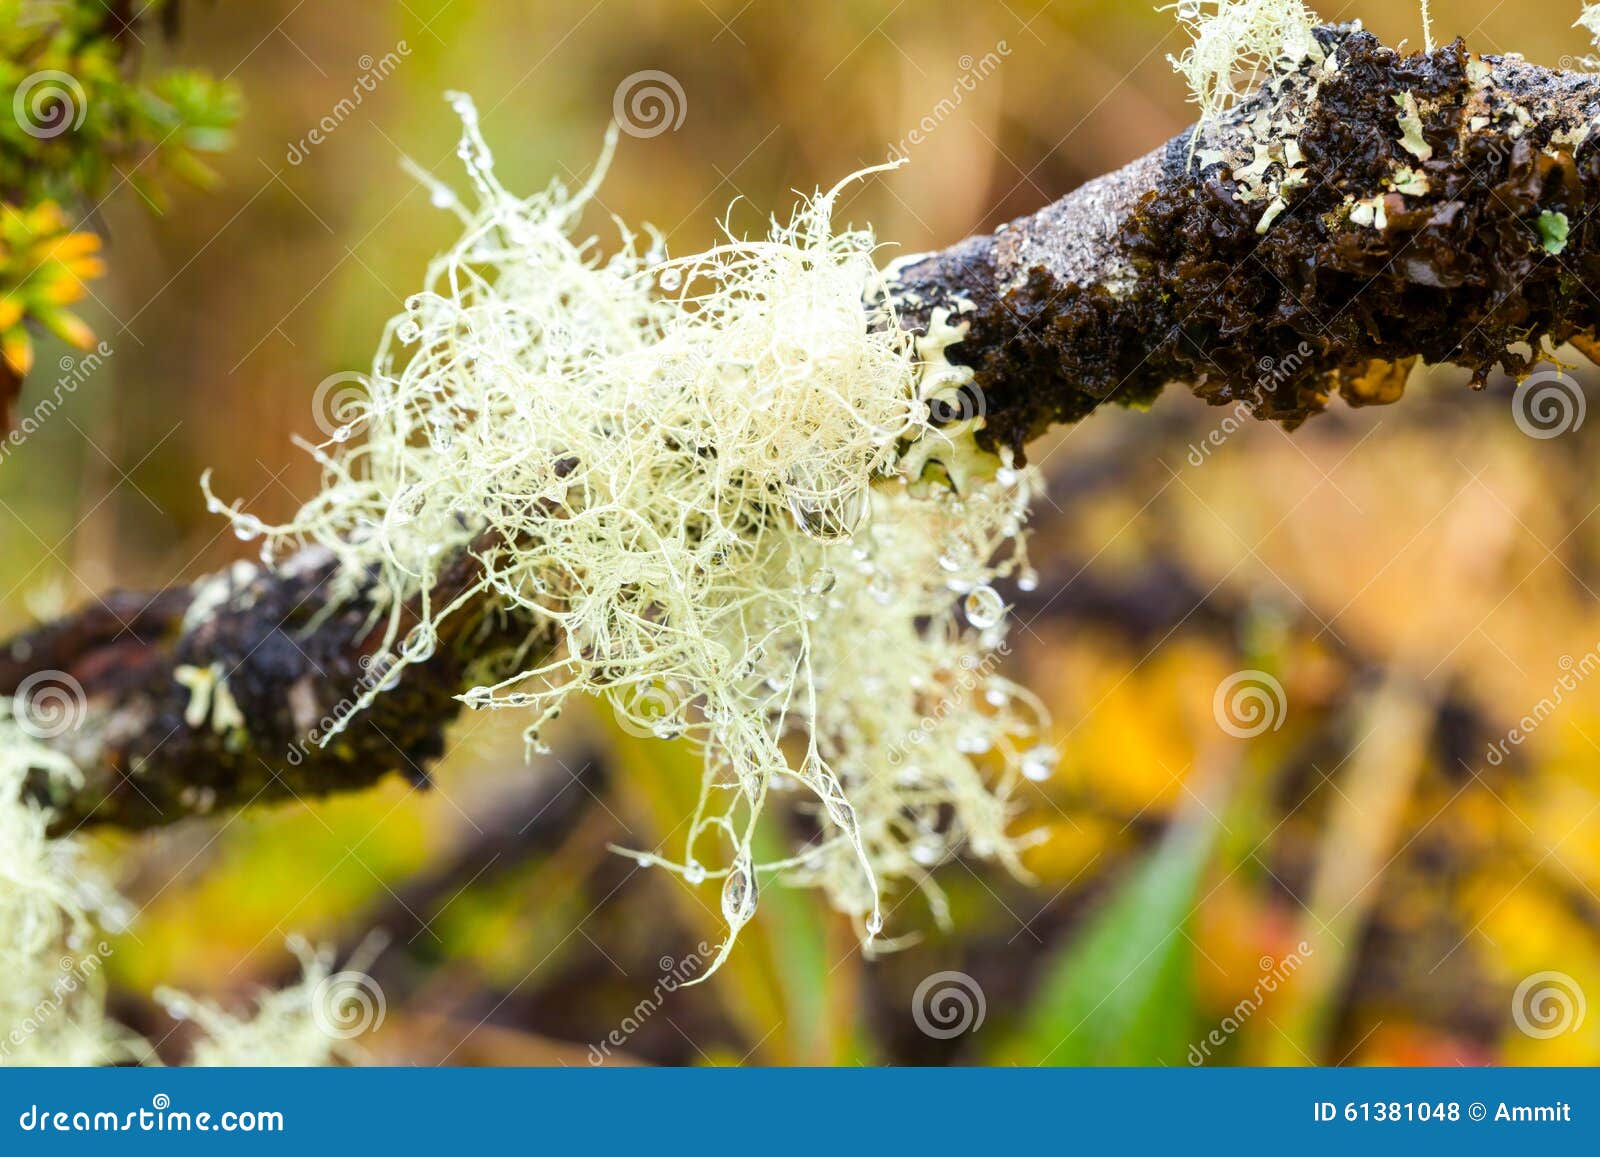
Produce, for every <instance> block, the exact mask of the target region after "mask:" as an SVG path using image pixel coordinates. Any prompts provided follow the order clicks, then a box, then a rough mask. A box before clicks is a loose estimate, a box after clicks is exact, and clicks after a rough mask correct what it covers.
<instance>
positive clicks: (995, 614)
mask: <svg viewBox="0 0 1600 1157" xmlns="http://www.w3.org/2000/svg"><path fill="white" fill-rule="evenodd" d="M964 605H965V608H966V612H967V622H969V623H971V624H972V625H973V626H974V627H976V628H978V630H980V631H983V630H987V629H988V628H990V627H992V626H994V625H995V624H996V623H998V622H999V621H1000V620H1001V619H1003V618H1004V617H1005V613H1006V604H1005V600H1004V599H1002V598H1001V597H1000V595H999V593H998V592H997V591H996V590H995V589H994V588H993V587H991V586H980V587H974V588H973V590H972V593H971V594H969V595H967V598H966V602H965V604H964Z"/></svg>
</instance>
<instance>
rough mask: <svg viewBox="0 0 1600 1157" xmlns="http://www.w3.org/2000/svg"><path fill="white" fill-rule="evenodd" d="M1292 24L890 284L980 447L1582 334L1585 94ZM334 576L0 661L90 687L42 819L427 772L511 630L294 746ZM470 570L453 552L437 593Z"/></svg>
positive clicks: (1591, 109)
mask: <svg viewBox="0 0 1600 1157" xmlns="http://www.w3.org/2000/svg"><path fill="white" fill-rule="evenodd" d="M1318 35H1319V40H1320V43H1321V44H1322V46H1323V48H1324V50H1325V56H1326V60H1325V61H1324V62H1308V63H1307V64H1305V65H1303V66H1302V67H1301V68H1300V70H1299V71H1298V72H1296V73H1293V74H1291V75H1289V76H1286V77H1282V78H1279V79H1278V80H1277V81H1275V82H1274V83H1272V84H1271V85H1269V86H1268V87H1267V88H1266V89H1264V90H1263V92H1262V93H1261V94H1259V95H1258V96H1257V97H1256V98H1255V99H1254V100H1252V101H1251V102H1250V103H1249V104H1248V105H1247V106H1245V107H1243V108H1241V109H1239V110H1236V112H1235V113H1233V114H1232V115H1230V116H1229V117H1228V118H1227V119H1226V121H1225V122H1224V123H1222V124H1219V125H1216V126H1212V127H1209V128H1206V129H1205V130H1204V131H1203V132H1201V133H1199V139H1198V140H1197V139H1196V132H1195V130H1191V131H1190V132H1186V133H1184V134H1183V135H1181V136H1179V137H1178V138H1176V139H1174V140H1173V141H1171V142H1169V143H1168V144H1167V145H1166V146H1165V147H1163V148H1161V149H1158V150H1156V151H1155V152H1153V153H1151V154H1149V155H1148V156H1145V157H1143V158H1141V159H1139V160H1137V161H1135V162H1133V163H1132V164H1131V165H1129V166H1127V167H1126V168H1124V169H1122V170H1121V171H1119V172H1117V173H1113V174H1111V175H1109V176H1107V177H1103V178H1101V179H1099V180H1097V181H1094V182H1091V183H1090V184H1088V185H1086V186H1084V187H1083V188H1082V189H1079V190H1078V191H1077V192H1075V193H1073V194H1071V195H1070V196H1068V197H1065V198H1063V199H1062V200H1060V201H1058V202H1056V203H1055V204H1053V205H1051V206H1049V207H1047V208H1046V209H1044V210H1042V211H1041V212H1039V213H1038V214H1036V215H1034V216H1032V217H1028V218H1025V219H1022V220H1019V221H1016V222H1013V223H1011V224H1010V225H1008V226H1005V227H1003V228H1002V229H1001V230H999V231H998V232H996V233H994V234H992V235H988V236H979V237H972V238H969V239H968V240H966V241H963V242H961V243H959V244H957V245H954V246H952V247H951V248H949V249H947V250H944V251H943V252H940V253H936V254H933V255H930V256H927V257H923V258H920V259H913V260H911V261H908V262H905V263H902V264H901V265H900V266H899V267H898V268H897V270H896V271H895V284H896V292H897V295H898V297H899V299H900V301H901V304H902V305H903V313H904V316H905V318H906V324H907V325H908V326H911V327H914V328H919V329H922V330H927V329H928V328H930V327H931V326H932V325H933V324H934V321H935V319H936V317H937V318H938V319H939V320H941V321H943V322H944V323H945V324H955V325H957V326H961V327H963V328H964V337H963V340H961V341H959V342H957V343H956V344H954V345H953V346H951V347H950V349H949V357H950V359H951V360H952V361H953V362H955V363H957V364H963V365H966V366H969V367H971V368H972V370H973V371H974V384H975V386H976V387H977V389H978V391H980V394H981V399H982V407H983V411H984V414H985V424H984V428H983V429H982V430H981V431H980V433H979V438H980V440H982V441H983V442H984V443H985V444H987V445H989V446H991V447H992V446H997V445H1005V446H1010V447H1013V448H1015V449H1016V450H1017V451H1018V452H1019V453H1020V452H1021V450H1022V448H1023V446H1024V445H1025V443H1026V442H1027V441H1028V440H1029V439H1030V438H1032V437H1034V436H1036V435H1038V434H1040V433H1042V432H1043V431H1044V430H1045V429H1046V428H1047V427H1049V426H1050V425H1051V424H1053V423H1057V422H1072V421H1077V420H1079V419H1081V418H1083V417H1084V416H1086V415H1087V414H1089V413H1091V412H1092V411H1093V410H1094V409H1095V408H1096V407H1098V406H1099V405H1101V404H1103V403H1106V402H1116V403H1119V404H1143V403H1146V402H1148V401H1149V400H1151V399H1152V398H1153V397H1154V396H1155V395H1156V394H1157V393H1159V392H1160V390H1161V389H1162V388H1163V387H1164V386H1165V385H1166V384H1167V383H1168V382H1171V381H1183V382H1188V383H1191V384H1192V387H1193V388H1194V389H1195V391H1196V393H1198V394H1199V395H1201V396H1202V397H1204V398H1206V399H1208V400H1209V401H1211V402H1213V403H1216V404H1233V403H1236V402H1241V401H1242V402H1245V403H1247V404H1248V405H1249V406H1250V407H1251V409H1252V410H1253V412H1255V413H1256V414H1257V415H1258V416H1260V417H1263V418H1272V419H1277V420H1281V421H1284V422H1287V423H1291V424H1293V423H1298V422H1299V421H1302V420H1303V419H1305V418H1306V417H1307V416H1309V415H1310V414H1313V413H1315V412H1317V411H1318V410H1320V409H1322V408H1323V406H1324V405H1325V404H1326V402H1327V400H1328V399H1329V397H1330V396H1331V395H1332V394H1333V393H1335V392H1337V393H1340V394H1342V395H1343V396H1344V397H1345V398H1346V400H1347V401H1349V402H1351V403H1352V404H1356V405H1363V404H1371V403H1376V402H1388V401H1393V400H1395V399H1396V398H1397V397H1398V396H1399V395H1400V393H1401V391H1402V390H1403V386H1404V371H1405V369H1406V368H1408V363H1409V360H1410V359H1414V358H1418V357H1420V358H1423V359H1425V360H1427V361H1428V362H1432V363H1444V362H1451V363H1455V364H1458V365H1463V366H1466V367H1469V368H1470V369H1471V370H1472V371H1473V372H1474V375H1475V380H1476V381H1478V382H1480V383H1481V382H1482V380H1483V379H1484V378H1485V377H1486V376H1487V375H1488V374H1489V373H1490V372H1491V370H1493V369H1494V368H1496V367H1500V368H1504V369H1505V370H1507V371H1509V372H1512V373H1519V372H1523V371H1526V370H1527V369H1528V368H1530V366H1531V365H1532V364H1533V363H1534V361H1535V360H1536V359H1537V357H1538V353H1537V351H1538V348H1539V344H1540V342H1541V341H1543V340H1545V339H1549V340H1551V341H1554V342H1561V341H1567V340H1571V341H1574V342H1575V343H1578V344H1579V345H1580V346H1581V347H1582V348H1592V346H1591V345H1590V344H1589V343H1591V342H1592V341H1593V338H1594V334H1595V332H1596V326H1597V324H1600V297H1597V296H1596V295H1595V294H1594V293H1593V292H1592V291H1591V290H1590V289H1589V288H1588V287H1587V283H1588V282H1589V281H1591V280H1595V279H1596V276H1597V275H1600V228H1597V227H1596V226H1595V225H1593V224H1592V223H1591V222H1590V219H1589V218H1590V214H1591V211H1592V209H1593V207H1594V204H1595V201H1596V198H1597V196H1600V146H1597V141H1596V139H1593V138H1592V137H1591V135H1590V133H1589V130H1588V126H1589V125H1590V123H1591V122H1592V121H1593V120H1594V119H1595V118H1596V117H1597V116H1600V79H1597V78H1595V77H1593V76H1589V75H1575V74H1570V73H1557V72H1551V71H1547V70H1545V69H1541V68H1536V67H1533V66H1530V65H1528V64H1525V63H1523V62H1522V61H1521V60H1520V59H1516V58H1505V59H1500V58H1489V60H1488V64H1487V66H1485V65H1484V64H1481V63H1479V62H1477V61H1474V60H1473V59H1472V58H1470V57H1469V56H1468V54H1467V53H1466V51H1465V49H1464V48H1463V46H1462V45H1461V44H1460V42H1457V43H1456V44H1453V45H1450V46H1447V47H1444V48H1440V49H1438V50H1437V51H1435V52H1433V53H1432V54H1428V55H1422V54H1418V55H1413V56H1409V57H1401V56H1399V55H1398V54H1396V53H1394V52H1392V51H1390V50H1389V49H1386V48H1384V47H1383V46H1382V45H1380V44H1379V43H1378V41H1377V40H1376V39H1374V38H1373V37H1372V36H1370V35H1369V34H1367V33H1365V32H1361V31H1358V30H1355V29H1354V28H1352V27H1349V26H1342V27H1338V28H1325V29H1322V30H1321V31H1320V32H1319V34H1318ZM1328 61H1331V62H1332V63H1331V64H1330V63H1328ZM1408 116H1410V117H1412V118H1414V119H1413V120H1412V122H1411V124H1410V126H1409V127H1408V123H1407V120H1406V118H1407V117H1408ZM1290 146H1292V147H1290ZM1285 178H1287V179H1285ZM1279 198H1281V201H1280V200H1279ZM1558 217H1564V219H1565V228H1566V236H1565V239H1564V242H1562V243H1561V244H1559V245H1558V244H1557V240H1556V233H1555V231H1553V230H1552V229H1551V228H1550V223H1553V222H1555V221H1556V220H1558ZM1556 249H1559V252H1554V250H1556ZM941 311H942V312H941ZM1530 347H1531V348H1530ZM331 572H332V564H331V560H330V559H329V558H328V557H326V556H325V555H323V554H320V553H318V552H304V553H302V554H301V555H299V556H297V557H295V558H294V559H292V560H290V562H289V563H288V564H286V565H284V566H282V567H280V568H279V569H277V570H274V571H270V572H259V571H256V570H255V569H254V568H244V570H242V571H240V572H239V573H238V574H237V575H236V576H222V577H219V578H214V579H211V580H207V581H206V582H203V583H201V584H197V586H195V587H193V588H189V589H186V590H177V591H169V592H164V593H162V594H159V595H156V596H153V597H148V598H146V597H141V596H131V595H119V596H113V597H111V598H110V599H108V600H106V602H105V603H103V604H101V605H97V606H95V607H91V608H89V609H87V610H85V611H82V612H79V613H78V614H77V615H74V616H71V617H69V618H67V619H66V620H63V621H62V622H60V623H57V624H54V625H51V626H48V627H45V628H42V629H40V630H37V631H35V632H33V633H31V634H29V635H25V636H22V637H20V638H18V639H16V640H14V641H13V642H12V643H11V644H10V645H9V646H8V647H6V648H3V649H0V694H6V693H15V692H16V691H17V690H18V689H19V688H20V687H22V686H23V685H24V683H25V681H26V680H27V679H28V678H29V677H30V676H31V675H35V674H37V673H39V672H41V671H56V672H63V673H65V674H66V675H69V676H71V677H72V678H74V679H76V680H78V682H79V683H81V685H82V687H83V689H84V692H85V695H86V700H87V701H86V703H85V704H84V710H83V718H82V720H81V723H80V725H79V726H78V727H76V728H75V729H72V730H70V731H68V732H67V733H65V734H63V735H60V736H57V737H55V738H53V739H51V740H50V742H51V744H52V745H53V746H55V747H56V748H57V749H59V750H61V751H62V752H64V753H66V754H67V755H68V756H69V757H70V758H71V759H72V760H73V762H74V763H75V764H76V765H77V766H78V767H79V768H80V769H81V770H82V772H83V783H82V784H81V786H78V787H69V786H67V785H61V784H55V785H50V784H46V783H45V782H44V781H43V780H42V779H41V780H39V781H38V782H37V783H36V784H35V785H34V790H35V793H36V794H37V795H38V796H39V798H40V799H41V800H44V801H46V802H48V803H49V804H50V805H51V806H52V807H54V808H55V809H57V812H58V816H59V819H58V821H57V827H58V830H70V829H73V828H76V827H77V826H79V825H81V824H86V823H109V824H115V825H118V826H123V827H132V828H139V827H148V826H152V825H156V824H162V823H167V822H170V821H172V820H175V819H178V818H180V817H182V816H184V815H188V814H195V813H202V812H206V811H209V810H212V809H213V808H228V807H239V806H243V805H246V804H250V803H254V802H258V801H265V800H273V799H282V798H285V797H290V796H296V797H303V796H308V795H321V794H325V793H328V792H333V791H344V790H352V789H357V788H361V787H364V786H367V785H368V784H371V783H373V782H374V781H376V780H377V779H378V778H380V777H381V776H383V775H384V774H386V773H387V772H388V771H390V770H398V771H400V772H401V773H402V774H405V775H408V776H410V777H411V778H413V779H414V780H417V781H419V782H420V781H422V780H424V779H425V776H426V772H425V768H426V767H427V765H428V763H429V762H430V761H431V760H432V759H434V758H436V757H437V756H438V755H439V753H440V751H441V750H442V741H441V734H442V730H443V728H444V727H445V725H446V724H448V723H449V722H450V721H451V720H452V719H453V718H454V716H455V714H456V712H457V711H458V709H459V704H458V703H457V702H456V701H455V699H454V698H453V696H454V695H455V694H457V693H458V692H459V691H461V690H462V689H464V688H465V687H466V686H467V685H468V682H469V680H468V677H467V667H468V664H469V662H471V661H473V660H482V659H484V658H486V657H489V658H492V657H494V656H495V655H497V654H501V653H506V652H509V651H510V650H512V649H514V648H516V647H518V646H520V645H522V644H523V642H524V641H525V639H526V637H527V632H528V628H529V624H527V623H525V622H524V623H512V622H508V621H506V618H505V616H504V615H503V614H502V613H501V612H500V611H498V610H497V609H496V608H495V607H494V605H492V603H491V602H490V601H489V600H488V599H485V601H484V603H483V605H482V606H480V607H476V608H467V609H466V610H464V611H463V612H461V613H459V614H457V615H455V616H452V617H451V618H450V619H449V620H447V622H446V624H445V631H446V632H447V635H448V637H446V638H441V640H440V645H439V647H438V650H437V652H436V653H435V655H434V656H433V658H432V659H430V660H429V661H428V662H427V663H426V664H422V665H419V666H416V667H413V668H409V669H408V670H407V671H406V673H405V676H404V678H403V679H402V680H401V682H400V684H399V686H398V687H396V688H395V689H394V690H392V691H389V692H386V693H385V694H383V695H381V696H379V697H378V698H377V699H376V701H375V702H374V703H373V704H372V706H371V707H370V708H369V709H368V710H367V711H366V712H364V713H363V714H361V715H360V716H357V717H356V718H355V719H354V720H353V721H352V722H351V723H350V726H349V728H348V729H347V730H346V731H344V732H343V733H342V734H341V735H339V737H338V738H337V739H336V740H335V741H334V742H333V743H331V744H329V745H328V746H327V747H319V746H317V745H316V744H315V743H311V742H308V741H307V736H308V734H309V733H310V732H311V731H312V730H313V729H319V730H322V731H325V730H326V727H325V725H324V722H323V721H324V719H325V718H327V717H336V716H337V715H338V713H339V711H340V708H341V705H344V706H345V707H346V709H347V708H348V706H349V705H350V704H352V703H353V701H354V700H355V699H356V698H357V697H359V695H360V693H361V691H362V690H364V689H365V688H366V687H368V686H370V682H369V680H370V679H371V678H372V677H373V676H372V673H371V672H370V671H369V670H368V669H367V666H368V665H370V663H371V658H372V656H373V654H374V653H375V651H376V648H377V637H376V635H375V633H374V630H373V628H372V626H371V610H372V608H371V604H370V603H369V602H368V601H367V600H366V599H365V598H364V597H357V598H355V599H353V600H344V601H335V600H333V599H332V598H331V596H330V593H329V591H330V583H329V580H330V578H331ZM475 574H476V562H475V559H474V557H473V556H472V555H471V553H470V552H469V554H468V555H467V556H464V557H463V558H462V559H460V560H458V562H457V564H456V566H455V567H454V568H453V569H452V571H451V572H450V575H449V577H448V578H447V580H446V582H445V583H444V584H443V585H442V588H441V590H439V591H436V592H435V595H434V598H435V602H436V603H440V602H444V601H448V600H449V599H450V598H451V597H453V596H454V595H457V594H460V593H462V592H464V591H466V590H467V589H469V588H470V587H471V585H472V583H473V580H474V576H475ZM550 643H551V645H554V643H555V640H554V639H551V640H550ZM363 660H366V664H364V663H363ZM380 674H381V673H380ZM202 685H203V686H202ZM224 685H225V687H226V691H225V692H223V693H222V695H221V696H219V694H218V692H217V690H216V688H217V687H220V686H224ZM197 687H201V688H202V690H200V691H197ZM202 691H204V692H205V693H206V694H209V696H210V699H209V701H203V700H202V698H201V695H202ZM229 703H231V704H232V707H233V708H236V711H235V710H232V709H230V708H229ZM201 708H205V710H203V711H202V710H200V709H201Z"/></svg>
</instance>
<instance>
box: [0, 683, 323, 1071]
mask: <svg viewBox="0 0 1600 1157" xmlns="http://www.w3.org/2000/svg"><path fill="white" fill-rule="evenodd" d="M36 711H37V707H36V706H32V705H30V706H29V707H28V708H26V709H24V708H21V707H19V705H18V703H17V701H16V700H14V699H13V698H11V697H9V696H5V697H0V969H3V970H4V975H5V984H4V986H3V987H0V1024H3V1025H4V1026H5V1028H6V1032H5V1035H4V1036H0V1068H4V1067H8V1066H12V1065H30V1066H31V1065H56V1066H70V1067H82V1066H94V1065H120V1064H144V1063H149V1062H152V1061H155V1060H156V1053H155V1048H154V1046H152V1045H151V1044H150V1042H148V1041H146V1040H144V1039H143V1038H141V1037H140V1036H139V1035H138V1034H136V1033H134V1032H133V1031H131V1030H130V1029H128V1028H126V1027H124V1026H123V1025H120V1024H118V1023H117V1022H116V1021H114V1020H112V1019H111V1018H110V1017H109V1016H108V1015H107V1012H106V1003H105V1001H106V974H105V968H106V964H107V957H108V956H109V955H110V953H112V952H114V951H115V947H114V945H112V944H111V943H109V942H108V941H107V940H105V939H102V938H100V937H104V936H112V935H115V934H116V933H118V932H120V931H121V930H122V929H123V927H125V925H126V921H127V916H128V910H129V906H128V904H127V903H126V901H124V900H123V898H122V897H121V896H119V895H118V894H117V892H116V890H115V889H114V888H113V887H112V886H111V884H110V883H109V881H108V880H107V879H106V878H105V874H104V872H103V870H102V868H101V866H100V865H99V864H98V863H96V862H95V861H94V859H93V858H92V857H91V856H90V855H89V854H88V849H87V848H86V847H85V846H84V844H83V842H82V840H81V839H80V838H79V837H77V836H74V835H64V836H57V835H52V833H51V828H52V825H53V822H54V819H55V817H54V815H53V813H52V811H51V810H50V809H49V808H47V807H44V806H41V805H40V804H39V803H37V802H35V801H34V800H33V799H32V798H30V796H31V794H32V793H31V792H30V791H29V790H28V789H27V785H28V784H29V782H30V781H31V780H33V779H35V778H36V777H38V776H39V775H44V776H47V777H50V778H51V779H55V780H59V781H61V782H63V783H67V784H73V783H78V782H80V781H81V773H80V771H79V769H78V767H77V765H76V764H74V763H73V761H72V760H71V759H70V758H69V757H68V756H66V755H64V754H62V752H60V751H58V750H56V749H55V748H53V747H51V746H48V745H47V744H46V743H45V742H43V741H41V739H40V738H38V737H37V735H36V731H37V728H38V726H39V720H38V719H35V718H33V717H32V714H30V713H32V712H36ZM290 946H291V948H293V949H294V951H295V952H296V954H297V955H298V956H299V957H300V960H301V963H302V966H303V977H302V979H301V981H300V982H299V983H297V984H293V985H290V986H288V987H286V988H283V989H279V990H277V991H275V992H271V993H266V994H264V995H263V996H262V998H261V1000H260V1002H259V1005H258V1008H257V1009H256V1011H255V1012H254V1013H253V1014H252V1015H245V1016H235V1015H229V1014H227V1013H224V1012H223V1010H222V1009H221V1008H219V1007H218V1006H216V1005H213V1004H209V1003H205V1002H198V1001H195V1000H193V999H191V998H188V997H183V996H181V995H179V994H177V993H169V994H167V996H166V997H165V999H167V1001H168V1005H169V1008H170V1009H171V1010H172V1011H173V1013H174V1015H179V1016H191V1017H193V1018H194V1019H196V1020H197V1021H198V1027H199V1029H200V1030H201V1036H200V1037H199V1039H198V1040H197V1042H196V1045H195V1049H194V1053H193V1055H192V1057H191V1058H190V1061H191V1063H194V1064H213V1065H214V1064H235V1065H238V1064H254V1065H318V1064H326V1063H328V1061H329V1060H330V1058H331V1057H333V1056H336V1055H338V1056H344V1057H347V1058H349V1057H352V1056H353V1052H352V1046H351V1045H350V1043H349V1042H348V1041H347V1040H344V1039H341V1037H342V1036H343V1035H344V1034H341V1033H339V1032H338V1031H336V1030H337V1028H338V1027H339V1026H338V1023H337V1019H336V1018H337V1017H338V1016H339V1015H340V1010H339V1009H338V1008H337V1007H335V1006H334V1005H332V1004H330V1002H329V1000H328V999H327V997H328V989H327V986H326V984H325V983H324V981H325V980H326V979H327V977H328V976H329V972H330V966H331V963H332V959H331V957H330V956H329V955H328V954H326V953H319V952H315V951H313V950H312V949H311V948H310V947H309V946H307V945H306V944H305V943H304V942H303V941H299V940H294V939H292V940H291V941H290ZM330 1026H331V1027H330Z"/></svg>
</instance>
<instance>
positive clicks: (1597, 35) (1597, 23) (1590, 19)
mask: <svg viewBox="0 0 1600 1157" xmlns="http://www.w3.org/2000/svg"><path fill="white" fill-rule="evenodd" d="M1572 26H1573V27H1574V28H1582V29H1583V30H1584V31H1585V32H1587V33H1589V40H1590V43H1592V44H1593V45H1594V46H1595V47H1596V48H1600V4H1585V5H1584V6H1583V11H1581V12H1580V13H1578V19H1577V20H1575V21H1573V24H1572ZM1581 63H1582V64H1583V66H1584V67H1585V68H1590V69H1593V68H1600V57H1596V56H1586V57H1584V58H1583V59H1582V61H1581Z"/></svg>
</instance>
